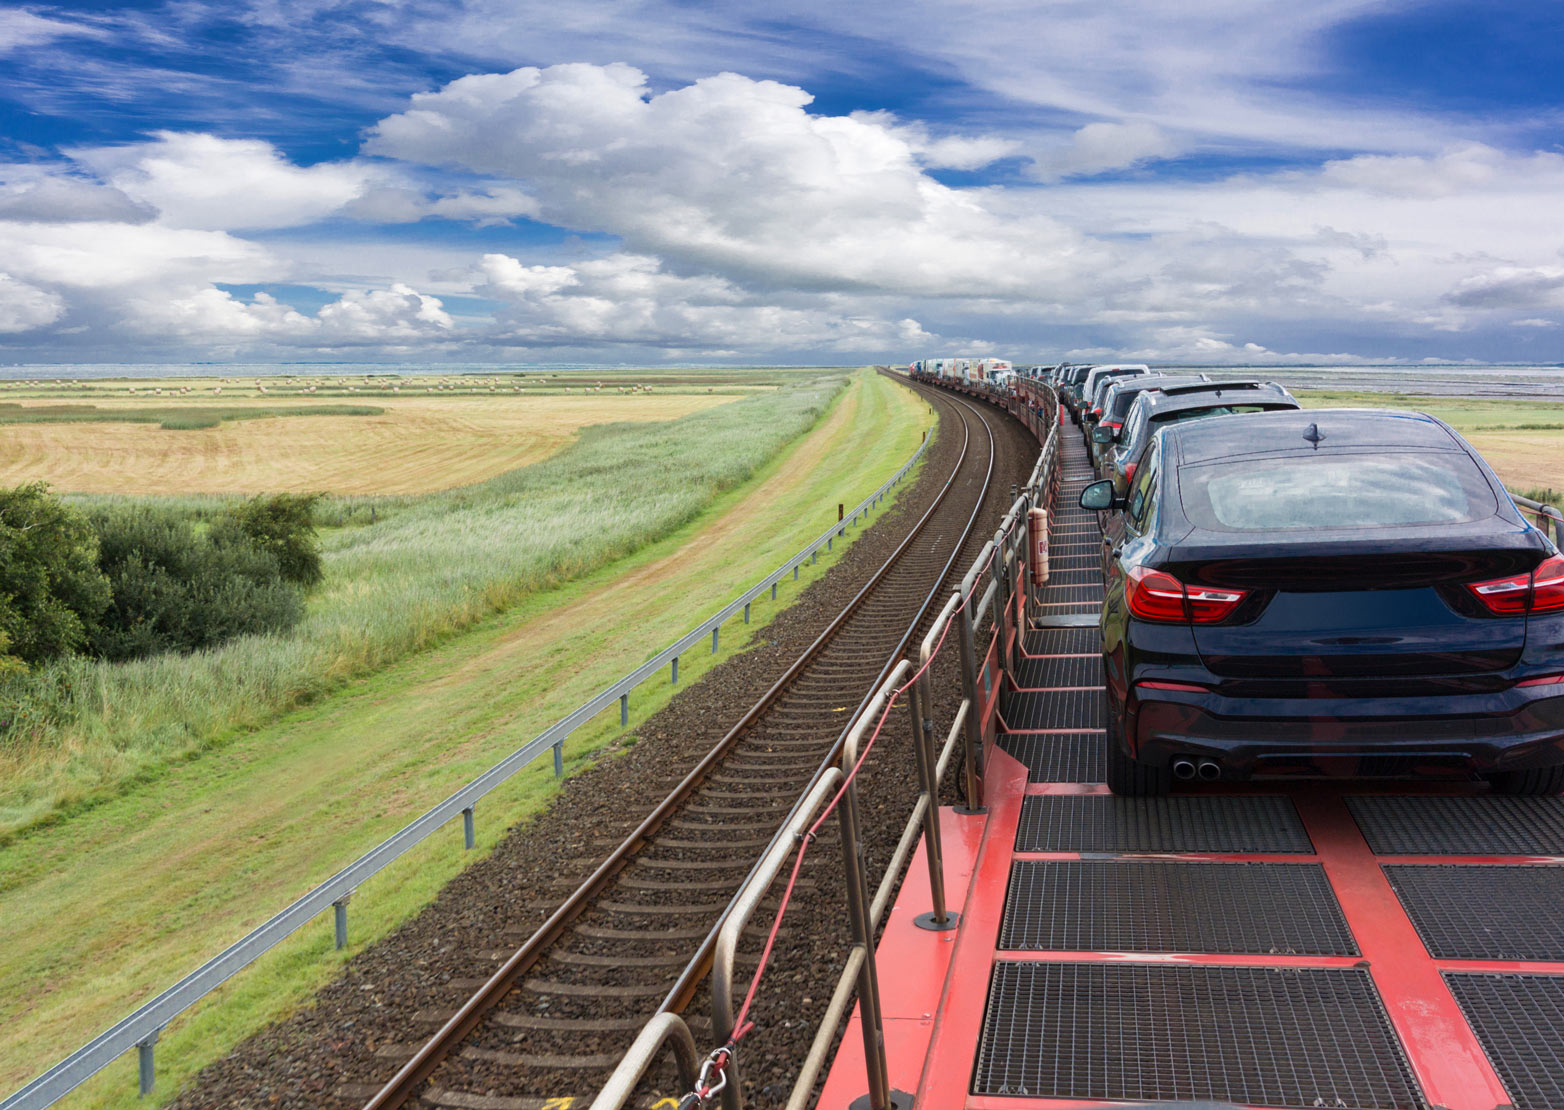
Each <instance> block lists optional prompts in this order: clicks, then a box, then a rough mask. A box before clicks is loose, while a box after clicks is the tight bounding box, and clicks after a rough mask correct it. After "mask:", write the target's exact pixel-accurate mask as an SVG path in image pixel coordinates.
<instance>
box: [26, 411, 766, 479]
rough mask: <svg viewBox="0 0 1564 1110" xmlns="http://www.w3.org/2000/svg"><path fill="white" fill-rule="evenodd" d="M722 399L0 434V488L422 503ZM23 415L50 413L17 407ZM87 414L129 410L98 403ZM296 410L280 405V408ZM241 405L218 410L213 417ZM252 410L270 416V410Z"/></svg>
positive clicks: (40, 428) (37, 428) (61, 427)
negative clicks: (592, 431) (623, 426)
mask: <svg viewBox="0 0 1564 1110" xmlns="http://www.w3.org/2000/svg"><path fill="white" fill-rule="evenodd" d="M735 399H736V398H735V397H734V395H732V394H726V395H724V394H661V393H656V394H647V393H643V394H631V395H619V394H586V393H582V394H580V395H575V394H564V395H561V394H535V395H526V394H523V395H520V396H505V395H503V394H500V395H494V396H484V397H463V398H439V397H407V398H402V397H387V396H384V395H378V396H374V397H370V398H365V401H366V402H367V403H370V404H373V405H374V406H376V407H378V408H383V409H385V410H386V411H385V413H384V415H380V416H275V417H266V418H261V419H254V420H230V421H224V422H223V423H222V424H220V425H218V426H217V427H215V428H200V429H194V430H169V429H164V428H161V427H159V426H158V425H157V424H133V423H124V424H118V423H111V422H98V423H80V424H4V425H0V486H6V485H16V484H18V483H21V482H30V481H36V480H38V479H43V480H44V481H47V482H49V483H50V484H51V485H52V486H53V487H54V488H55V489H56V490H58V491H60V492H63V493H123V494H183V493H244V494H253V493H278V492H296V493H305V492H312V491H323V492H327V493H338V494H414V493H430V492H433V491H435V490H442V489H450V488H452V487H454V486H464V485H469V484H471V483H473V482H479V481H482V480H484V479H485V478H492V477H494V476H495V475H496V474H502V473H504V472H505V471H507V470H514V469H516V468H517V467H519V466H526V465H528V464H529V463H535V462H537V461H539V460H540V459H544V458H547V457H548V456H549V455H552V454H554V453H555V452H556V451H559V450H561V449H562V448H564V447H565V446H566V445H567V444H569V443H570V441H571V440H573V439H574V438H575V437H576V435H577V434H578V433H579V432H580V430H581V429H582V428H584V427H586V426H588V425H591V424H610V423H614V422H616V421H625V420H631V421H655V420H673V419H675V418H677V417H680V416H684V415H686V414H687V413H691V412H696V411H698V410H701V409H707V408H711V407H712V406H714V405H720V404H725V403H727V402H729V401H732V400H735ZM192 400H194V398H192ZM28 403H34V404H48V403H54V402H49V401H36V402H23V404H28ZM93 403H94V404H96V405H98V406H99V407H100V408H111V407H113V406H114V405H115V404H116V403H121V404H125V405H127V406H130V405H136V404H137V402H136V401H135V400H131V399H127V400H125V401H116V400H108V399H101V398H93ZM145 403H146V402H145V400H144V399H143V400H142V401H141V402H140V404H141V406H144V405H145ZM202 403H204V404H211V403H212V401H211V399H210V398H203V399H202ZM308 403H309V402H308V401H306V400H301V399H299V398H296V397H290V398H288V399H287V404H288V405H289V406H290V407H292V406H296V405H297V406H303V405H307V404H308ZM321 403H322V404H325V403H331V404H339V405H340V404H342V403H343V401H342V399H341V398H334V399H332V400H331V401H330V402H326V401H324V400H323V401H322V402H321ZM243 404H245V402H244V401H235V402H229V401H228V400H227V399H224V407H239V406H242V405H243ZM254 404H255V405H256V406H257V407H271V406H274V405H275V404H277V400H276V399H271V400H267V399H257V400H256V401H255V402H254ZM160 407H168V408H173V407H174V406H173V405H163V406H160Z"/></svg>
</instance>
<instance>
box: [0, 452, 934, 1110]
mask: <svg viewBox="0 0 1564 1110" xmlns="http://www.w3.org/2000/svg"><path fill="white" fill-rule="evenodd" d="M928 445H929V436H928V433H927V432H925V433H924V437H923V441H922V443H920V444H919V445H918V448H917V450H916V451H914V452H913V453H912V455H911V457H909V458H908V459H907V461H906V462H905V463H903V464H902V465H901V467H900V468H899V469H898V470H897V471H896V473H895V474H893V475H891V477H890V478H888V479H887V480H886V481H885V483H884V484H883V485H881V486H880V487H879V488H878V489H876V490H875V491H874V492H873V493H871V494H870V495H869V496H868V497H866V498H864V499H863V501H861V502H860V503H859V504H858V505H857V506H855V507H854V508H853V509H852V511H851V512H845V511H844V512H843V513H842V516H841V519H840V520H838V521H837V522H836V523H835V524H833V525H831V527H830V528H828V529H826V530H825V531H824V532H822V533H821V534H820V535H819V536H818V537H816V538H815V539H814V540H812V541H811V542H810V543H809V544H808V545H806V546H805V547H804V548H803V549H802V550H800V551H799V552H797V553H796V554H794V555H793V556H792V557H791V558H789V559H788V560H787V561H786V562H784V563H783V564H782V565H781V566H779V567H778V568H777V569H776V570H774V571H772V572H771V573H770V574H768V575H767V576H766V577H765V578H762V579H761V580H760V581H759V582H758V583H756V584H755V585H754V586H751V587H750V588H749V589H748V590H746V591H744V593H742V594H740V595H739V596H738V597H736V598H734V599H733V600H732V601H730V602H729V603H728V604H727V605H725V606H723V607H722V608H721V609H720V610H718V611H717V612H716V613H715V614H713V615H712V616H710V617H708V618H707V619H706V620H704V621H702V622H701V623H700V624H698V625H696V626H695V627H694V628H693V629H691V630H690V631H689V632H687V633H685V634H684V635H683V636H681V637H680V638H679V639H677V640H675V641H674V642H673V643H671V644H669V645H668V646H667V647H665V648H664V649H663V650H662V651H660V652H658V653H657V654H656V655H654V656H652V658H650V659H648V660H647V661H646V662H644V663H642V664H641V665H640V666H638V667H636V668H635V669H634V670H632V671H631V672H630V673H629V674H627V675H625V676H624V677H623V678H621V679H619V680H618V681H617V682H615V683H613V684H612V685H610V686H607V687H605V688H604V689H602V690H600V691H599V692H598V693H597V694H595V695H593V696H592V697H591V698H590V699H588V700H587V701H586V702H585V703H583V704H582V705H580V706H578V707H577V708H576V709H574V710H572V711H571V712H570V713H568V714H566V715H565V716H564V717H563V718H561V719H560V720H559V721H556V722H555V723H554V724H552V725H550V726H549V727H548V728H546V729H544V730H543V732H541V733H539V734H538V735H537V736H536V737H534V738H533V739H531V740H529V741H528V742H527V743H525V744H523V745H522V746H521V747H519V748H517V749H516V750H515V751H514V752H512V753H511V754H510V755H508V756H506V757H505V758H504V759H502V760H501V761H500V762H498V763H496V764H495V765H494V766H493V767H490V768H489V769H488V770H487V771H485V772H484V773H483V774H481V775H479V776H478V777H477V778H475V779H473V780H472V781H471V782H469V783H468V784H467V785H466V786H463V787H462V788H461V789H459V790H457V791H456V792H455V793H453V794H451V795H450V796H449V797H447V798H446V799H445V800H444V801H442V802H440V803H439V804H438V805H436V806H434V807H433V808H432V809H430V810H428V811H427V812H426V813H424V814H422V815H420V816H419V817H417V818H415V819H414V820H413V821H411V822H410V823H409V824H407V825H406V826H404V827H403V828H402V829H401V830H399V831H398V832H396V833H394V834H392V835H391V836H390V837H387V838H386V839H385V840H383V841H382V842H381V843H379V844H377V845H375V846H374V847H373V848H371V849H370V850H369V851H367V852H365V853H364V854H363V855H361V856H359V857H358V859H356V860H354V861H353V862H352V863H350V864H348V865H347V866H346V867H344V868H343V869H342V870H341V871H338V872H337V873H336V874H335V875H333V876H331V877H330V878H329V879H327V880H325V881H324V882H322V883H320V884H319V885H318V886H316V887H315V888H314V889H313V890H311V891H310V892H309V893H307V894H305V895H304V896H303V897H301V898H299V899H298V900H297V901H295V902H294V903H293V904H292V905H290V906H288V907H287V908H286V909H284V910H282V911H281V912H279V913H278V914H276V915H275V916H274V917H272V918H271V919H270V920H269V921H267V922H266V923H265V924H263V925H260V926H259V927H257V928H256V929H254V930H252V931H251V932H250V933H249V934H247V935H246V936H244V937H243V938H241V939H240V940H238V941H236V942H234V943H233V944H232V945H230V946H229V947H228V948H226V949H224V950H223V951H222V952H220V953H219V954H218V955H216V956H214V957H213V958H212V959H210V960H208V961H207V962H206V963H204V964H202V965H201V966H200V967H198V968H197V969H196V970H195V971H193V972H191V973H190V974H189V975H186V976H185V977H184V978H182V979H180V980H179V981H178V982H177V983H175V984H174V985H173V986H171V987H169V988H168V989H167V990H165V991H163V992H162V993H161V994H159V995H158V996H157V997H155V998H153V999H152V1000H151V1001H149V1002H147V1003H145V1004H144V1005H142V1006H140V1007H139V1008H137V1009H136V1010H135V1011H133V1012H132V1013H130V1014H129V1015H127V1016H126V1017H125V1018H123V1019H122V1020H120V1021H119V1022H117V1023H115V1024H114V1025H113V1026H111V1027H110V1028H108V1029H106V1030H105V1031H104V1032H102V1033H100V1034H99V1035H98V1036H97V1037H95V1038H93V1039H92V1040H91V1041H89V1042H88V1043H87V1044H85V1045H83V1046H82V1047H80V1048H78V1049H77V1050H76V1051H74V1052H72V1053H71V1054H70V1055H69V1056H67V1057H65V1059H63V1060H61V1061H60V1062H59V1063H57V1064H55V1065H54V1066H53V1067H51V1068H50V1069H49V1070H48V1071H46V1072H44V1073H43V1074H41V1075H39V1076H38V1077H37V1078H36V1079H34V1080H33V1081H32V1082H30V1083H28V1084H27V1085H26V1086H25V1087H23V1088H21V1089H20V1090H18V1091H16V1092H15V1093H14V1094H12V1095H10V1096H9V1097H7V1098H6V1099H5V1100H4V1101H3V1102H0V1110H39V1108H42V1107H46V1106H50V1105H53V1104H54V1103H55V1102H56V1101H58V1100H59V1099H60V1098H62V1097H64V1096H65V1095H66V1094H67V1093H69V1092H70V1091H72V1090H74V1089H75V1088H76V1087H78V1086H80V1085H81V1084H82V1083H84V1082H86V1081H87V1080H88V1079H90V1078H91V1077H92V1076H93V1075H95V1074H97V1073H98V1072H99V1071H101V1070H103V1069H104V1068H105V1067H107V1066H108V1065H109V1064H111V1063H113V1062H114V1061H115V1060H116V1059H118V1058H119V1057H120V1056H122V1055H124V1054H125V1053H126V1052H129V1051H130V1050H131V1049H135V1050H136V1051H137V1055H138V1065H137V1072H138V1082H139V1086H140V1092H141V1094H143V1095H146V1094H149V1093H150V1092H151V1091H152V1088H153V1083H154V1079H155V1071H154V1066H153V1063H154V1061H153V1052H154V1048H155V1046H156V1044H157V1041H158V1037H159V1036H160V1035H161V1033H162V1031H163V1030H164V1029H165V1028H166V1027H167V1026H168V1024H169V1023H170V1022H171V1021H173V1019H174V1018H176V1017H178V1016H179V1015H180V1014H181V1013H183V1012H184V1011H185V1010H186V1009H188V1008H189V1007H190V1006H192V1005H194V1004H195V1003H196V1002H198V1001H199V1000H200V999H201V998H203V997H205V996H206V995H207V994H209V993H210V992H211V991H213V990H215V989H216V988H217V987H219V986H221V985H222V984H223V983H225V982H227V981H228V980H229V979H230V978H232V977H233V976H234V975H236V974H238V973H239V972H240V971H242V970H243V969H244V968H245V967H247V966H249V965H250V964H251V963H253V962H254V961H255V960H257V959H258V958H260V957H261V956H262V955H264V954H265V953H266V952H267V951H269V950H270V949H271V948H273V947H275V946H276V945H277V944H280V943H281V942H282V941H283V940H285V939H287V938H288V937H289V936H291V935H292V934H293V933H295V932H296V931H298V930H299V929H300V928H302V927H303V926H304V925H305V924H307V923H308V922H310V921H311V920H313V919H314V918H315V917H317V916H318V915H319V914H321V913H323V912H325V911H326V910H327V909H328V908H329V909H331V910H332V916H333V925H334V930H335V936H336V947H337V948H339V949H340V948H343V947H345V946H346V944H347V906H348V900H349V899H350V898H351V897H352V896H353V894H354V893H355V892H356V891H357V889H358V887H359V886H360V885H362V884H363V883H364V882H365V881H367V880H368V879H370V878H372V877H373V876H374V875H376V874H378V873H379V872H380V871H381V870H383V869H384V868H386V867H387V866H389V865H390V864H392V863H394V862H395V861H396V860H397V859H399V858H400V857H401V856H403V855H404V854H406V853H407V852H408V851H410V850H412V849H413V848H414V847H416V846H417V845H418V844H420V843H422V842H423V841H424V840H425V839H426V838H428V837H429V836H430V835H431V834H433V833H434V832H435V831H436V830H438V829H439V828H441V827H442V826H444V825H445V824H446V823H447V822H448V821H451V820H453V819H455V818H456V817H457V816H458V815H459V816H461V818H462V831H463V838H464V843H465V845H466V847H467V848H469V849H470V848H472V847H474V845H475V843H476V839H475V823H474V813H475V807H476V806H477V804H478V802H479V801H480V800H481V799H482V798H483V797H484V795H486V794H488V793H489V792H490V791H491V790H493V789H495V788H496V787H497V786H499V785H501V784H502V783H504V782H505V781H506V780H507V779H509V778H510V777H511V776H512V775H515V774H516V773H517V772H519V771H521V770H522V769H523V768H524V767H526V766H527V765H528V764H530V763H531V762H532V761H533V760H534V759H537V758H538V757H539V756H541V755H542V754H543V753H544V752H548V751H552V753H553V756H554V773H555V775H563V773H564V746H565V741H566V740H568V739H569V737H570V735H571V734H572V733H573V732H575V730H576V729H578V728H580V727H581V726H583V725H585V724H587V723H588V722H589V721H591V720H592V719H593V718H594V717H596V716H597V715H598V714H600V713H602V712H603V711H604V710H606V709H609V708H611V707H612V706H613V704H614V703H615V702H616V701H617V702H618V703H619V723H620V725H621V726H628V724H629V720H630V694H631V693H632V692H633V691H634V690H635V688H636V687H638V686H639V685H641V683H643V682H645V681H646V680H647V679H649V678H651V677H652V676H653V675H656V674H658V673H659V672H661V671H662V669H663V668H664V667H669V668H670V678H671V681H672V682H673V683H677V682H678V681H679V657H680V656H681V655H684V654H686V653H688V652H689V651H690V650H691V649H692V648H694V647H696V646H697V645H698V644H701V643H702V642H704V641H705V639H706V638H707V636H710V637H711V651H712V653H716V651H717V650H718V646H719V639H718V637H719V634H720V632H721V629H722V626H723V625H724V624H726V623H727V622H728V621H729V620H732V619H733V618H734V617H735V616H737V615H738V614H739V613H740V612H741V611H742V613H743V618H744V623H745V624H748V623H750V609H751V606H752V604H753V603H754V602H755V600H756V599H757V598H759V597H760V596H761V595H762V594H764V593H766V592H767V591H768V590H769V591H770V594H771V598H772V600H775V599H776V596H777V586H778V584H779V583H780V582H781V581H782V580H783V579H784V578H786V577H787V576H788V575H789V574H791V575H792V577H793V579H794V580H795V581H796V580H797V579H798V575H799V568H800V567H802V566H803V565H804V564H805V563H806V562H809V563H813V562H816V561H818V558H819V553H820V552H821V551H822V550H824V551H831V550H833V545H834V543H835V541H836V540H837V539H839V538H841V537H843V536H845V534H846V532H847V529H848V528H850V527H853V526H855V525H857V524H858V523H859V521H860V520H862V521H864V522H867V521H868V518H869V515H870V513H871V511H873V510H874V509H875V508H876V507H878V506H879V505H880V504H881V503H882V501H883V500H884V499H885V497H886V496H888V495H889V494H890V492H891V491H892V489H893V488H894V487H896V486H897V485H899V484H901V482H902V481H903V480H904V479H905V478H906V477H907V475H908V474H909V473H910V472H911V471H912V468H913V467H914V466H916V465H917V463H918V460H919V459H921V458H922V457H923V453H924V451H925V450H926V449H927V448H928Z"/></svg>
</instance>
